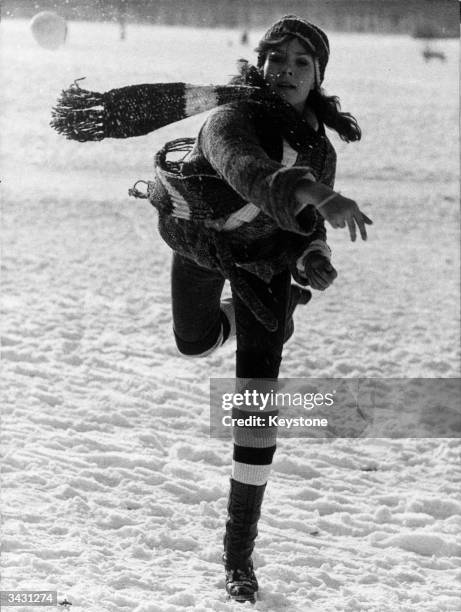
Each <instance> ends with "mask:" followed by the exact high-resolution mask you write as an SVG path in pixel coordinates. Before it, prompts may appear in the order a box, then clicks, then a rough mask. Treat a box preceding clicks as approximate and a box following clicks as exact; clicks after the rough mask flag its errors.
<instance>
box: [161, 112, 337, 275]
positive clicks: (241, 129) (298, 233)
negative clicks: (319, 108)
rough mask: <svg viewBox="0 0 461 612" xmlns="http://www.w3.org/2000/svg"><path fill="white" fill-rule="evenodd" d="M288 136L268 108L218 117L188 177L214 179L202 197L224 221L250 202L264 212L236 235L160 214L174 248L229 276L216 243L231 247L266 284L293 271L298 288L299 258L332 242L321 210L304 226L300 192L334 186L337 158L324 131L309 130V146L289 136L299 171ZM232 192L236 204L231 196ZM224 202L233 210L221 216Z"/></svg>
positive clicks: (187, 168) (187, 165) (212, 118)
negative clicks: (290, 160)
mask: <svg viewBox="0 0 461 612" xmlns="http://www.w3.org/2000/svg"><path fill="white" fill-rule="evenodd" d="M287 138H290V134H289V133H287V132H286V130H285V131H284V129H283V126H282V125H281V124H280V121H279V118H278V117H276V116H274V115H273V114H272V113H271V110H270V109H269V108H267V106H266V105H265V104H264V102H261V101H253V100H249V101H240V102H234V103H230V104H226V105H223V106H220V107H218V108H216V109H215V110H214V111H212V112H211V114H210V115H209V117H208V118H207V120H206V121H205V123H204V125H203V126H202V128H201V130H200V133H199V135H198V138H197V139H196V142H195V145H194V147H193V149H192V151H191V152H190V154H189V155H188V156H187V159H186V160H185V161H184V163H183V164H182V168H181V171H182V173H183V174H184V175H190V176H194V175H204V176H213V177H215V180H214V181H213V182H212V183H211V182H210V184H209V188H208V191H209V193H207V183H206V182H205V186H204V187H203V190H202V193H203V192H204V197H205V198H206V199H207V200H208V201H209V202H211V203H213V202H214V203H215V209H216V210H219V212H217V213H216V217H217V218H221V219H222V218H223V217H224V219H225V218H226V213H227V216H228V215H229V214H231V213H232V212H234V211H235V210H237V209H239V208H241V207H243V206H245V204H247V203H248V202H251V203H253V204H254V205H256V206H257V207H258V208H260V209H261V212H260V213H259V214H258V215H257V216H256V218H255V219H253V220H252V221H250V222H248V223H244V224H243V225H241V226H240V227H238V228H236V229H234V230H231V231H219V229H214V228H213V227H210V226H209V224H208V226H207V224H206V223H203V222H193V221H191V220H185V219H181V218H177V217H175V216H172V215H170V214H161V213H160V214H159V231H160V233H161V235H162V237H163V239H164V240H165V241H166V242H167V244H169V246H170V247H171V248H172V249H173V250H175V251H177V252H179V253H180V254H182V255H184V256H186V257H188V258H190V259H193V260H194V261H196V262H197V263H198V264H199V265H201V266H204V267H207V268H211V269H219V270H221V272H222V273H223V274H224V276H226V277H228V278H229V276H230V274H229V269H228V266H226V265H223V262H222V261H220V257H219V256H217V254H216V243H218V246H223V243H224V244H225V246H226V249H227V252H229V253H230V258H231V260H232V261H233V263H234V264H235V265H236V266H238V267H241V268H245V269H246V270H248V271H249V272H251V273H253V274H255V275H257V276H258V277H260V278H262V279H263V280H265V281H266V282H268V281H269V280H270V279H271V277H272V276H273V275H274V274H276V273H278V272H281V271H282V270H283V269H286V268H290V270H291V271H292V274H293V275H294V276H295V278H296V280H297V281H298V282H299V281H300V279H299V277H296V261H297V259H298V258H299V257H300V256H301V255H302V253H303V252H304V251H305V250H306V249H307V247H308V246H309V244H311V243H312V242H313V241H314V240H319V239H320V240H325V238H326V232H325V226H324V222H323V218H322V217H321V216H320V214H319V213H317V212H316V211H315V209H314V207H310V208H311V211H310V212H311V219H312V224H311V226H310V227H306V226H304V227H301V226H300V224H299V223H298V221H297V219H296V214H295V212H296V210H297V209H298V208H299V203H298V202H297V200H296V199H295V197H294V192H295V190H296V187H297V186H298V183H299V181H300V180H301V179H302V178H304V177H306V175H307V174H308V173H311V174H313V175H314V177H315V179H316V180H317V181H319V182H322V183H324V184H325V185H328V186H329V187H331V188H333V185H334V177H335V167H336V154H335V151H334V148H333V146H332V145H331V143H330V141H329V140H328V138H327V137H326V135H325V130H324V127H323V125H320V127H319V130H318V131H317V132H316V131H315V130H314V129H312V128H309V129H308V130H307V131H305V134H304V139H303V141H302V143H298V142H297V141H296V140H293V139H292V138H290V140H291V142H289V143H288V144H290V146H292V148H293V149H295V150H297V152H298V156H297V159H296V163H295V165H294V166H292V167H286V166H284V165H283V164H282V159H283V151H284V140H285V141H286V140H287ZM229 187H230V188H231V192H232V194H233V199H232V198H229ZM159 197H162V194H161V193H159V192H158V191H155V192H154V193H151V201H152V202H153V204H154V205H156V200H158V198H159ZM223 202H225V203H226V205H227V207H228V210H227V211H225V210H224V211H223V210H222V208H223V204H222V203H223ZM157 208H158V206H157ZM217 226H218V227H219V224H217ZM218 250H219V249H218ZM226 268H227V269H226Z"/></svg>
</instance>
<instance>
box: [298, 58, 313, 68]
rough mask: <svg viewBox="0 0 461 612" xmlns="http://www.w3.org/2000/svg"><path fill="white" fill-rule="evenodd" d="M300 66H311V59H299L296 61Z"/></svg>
mask: <svg viewBox="0 0 461 612" xmlns="http://www.w3.org/2000/svg"><path fill="white" fill-rule="evenodd" d="M296 63H297V65H298V66H303V67H304V66H309V65H310V64H309V60H306V59H301V58H300V59H298V61H297V62H296Z"/></svg>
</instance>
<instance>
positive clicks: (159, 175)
mask: <svg viewBox="0 0 461 612" xmlns="http://www.w3.org/2000/svg"><path fill="white" fill-rule="evenodd" d="M257 52H258V60H257V66H249V65H248V63H247V62H244V61H242V62H241V66H240V68H241V74H240V76H239V77H237V78H236V79H234V84H233V85H232V86H228V87H214V86H212V87H207V86H199V87H196V86H189V85H186V84H184V83H168V84H147V85H135V86H128V87H124V88H120V89H114V90H111V91H109V92H106V93H103V94H100V93H97V92H91V91H87V90H84V89H81V88H80V87H79V85H78V82H77V81H76V82H75V83H74V85H72V86H71V87H70V88H69V89H68V90H66V91H63V92H62V94H61V97H60V99H59V100H58V105H57V106H56V108H54V109H53V119H52V122H51V125H52V126H53V127H54V128H55V129H56V130H57V131H58V132H59V133H62V134H64V135H66V137H67V138H71V139H74V140H78V141H81V142H86V141H91V140H101V139H103V138H107V137H113V138H127V137H131V136H139V135H142V134H146V133H149V132H150V131H152V130H154V129H158V127H161V126H162V125H166V124H168V123H171V122H173V121H177V120H179V119H181V118H184V116H189V115H190V114H194V113H196V112H200V111H202V110H206V109H208V108H210V106H207V107H206V108H205V107H204V106H203V105H202V106H201V105H200V104H198V105H197V100H200V99H202V100H203V99H204V95H205V93H206V94H207V96H208V97H207V98H206V100H207V101H206V104H211V108H212V107H214V106H215V105H216V104H218V105H219V104H221V106H218V107H217V108H215V110H214V111H212V112H211V114H210V115H209V117H208V119H207V120H206V121H205V123H204V125H203V126H202V128H201V130H200V133H199V135H198V137H197V139H195V140H194V143H193V147H192V149H191V150H190V146H189V145H190V143H188V142H187V140H184V139H180V140H178V141H174V143H168V144H167V145H166V146H165V148H164V149H162V151H160V152H159V153H158V154H157V156H156V179H155V180H154V181H151V182H149V183H148V197H149V199H150V200H151V202H152V204H153V205H154V206H155V207H156V208H157V210H158V211H159V230H160V233H161V235H162V236H163V238H164V239H165V241H166V242H167V243H168V244H169V245H170V246H171V248H172V249H173V251H174V254H173V265H172V306H173V325H174V335H175V339H176V344H177V346H178V349H179V350H180V352H181V353H183V354H184V355H187V356H196V357H203V356H206V355H209V354H210V353H211V352H212V351H214V350H216V349H217V348H218V347H219V346H221V345H222V344H223V343H224V342H226V341H227V340H228V339H229V337H230V336H232V335H236V338H237V351H236V378H237V387H238V388H239V389H243V388H245V389H247V388H250V387H252V388H253V389H256V390H258V389H259V390H262V389H261V387H264V385H265V381H266V383H267V381H268V380H269V384H272V383H273V381H274V380H275V379H277V377H278V373H279V367H280V362H281V359H282V349H283V344H284V342H286V341H287V340H288V338H290V336H291V335H292V334H293V316H292V315H293V311H294V309H295V307H296V306H297V304H298V303H306V302H307V301H308V300H309V299H310V297H311V294H310V291H309V290H307V289H302V288H301V287H300V286H299V285H304V286H307V285H309V286H310V287H311V288H313V289H316V290H320V291H323V290H325V289H326V288H327V287H329V286H330V285H331V283H332V282H333V281H334V280H335V278H336V276H337V274H336V270H335V269H334V267H333V266H332V264H331V262H330V249H329V247H328V245H327V243H326V231H325V225H324V221H325V220H326V221H328V222H329V223H330V225H331V226H332V227H333V228H344V227H346V225H347V228H348V230H349V233H350V237H351V240H355V239H356V233H357V228H358V229H359V231H360V235H361V237H362V239H363V240H366V237H367V234H366V224H370V223H371V221H370V219H368V217H366V215H364V214H363V213H362V212H361V211H360V210H359V208H358V206H357V204H356V203H355V202H354V201H353V200H350V199H348V198H346V197H344V196H342V195H340V194H339V193H336V192H335V191H333V183H334V175H335V164H336V154H335V151H334V149H333V147H332V145H331V143H330V142H329V140H328V138H327V137H326V135H325V129H324V126H325V125H326V126H327V127H329V128H331V129H333V130H335V131H336V132H337V133H338V134H339V136H340V137H341V138H342V139H343V140H345V141H347V142H349V141H355V140H359V139H360V136H361V132H360V128H359V126H358V125H357V122H356V120H355V119H354V117H352V116H351V115H349V114H348V113H343V112H340V109H339V101H338V99H337V98H335V97H327V96H326V95H325V94H324V92H323V91H322V89H321V84H322V81H323V78H324V74H325V68H326V66H327V63H328V58H329V43H328V38H327V36H326V34H325V33H324V32H323V31H322V30H320V29H319V28H318V27H316V26H315V25H313V24H311V23H309V22H307V21H305V20H303V19H300V18H299V17H296V16H294V15H288V16H286V17H283V18H282V19H280V20H279V21H278V22H276V23H275V24H274V25H273V26H272V27H271V28H270V29H269V30H268V31H267V32H266V34H265V35H264V36H263V38H262V40H261V41H260V44H259V46H258V48H257ZM210 96H211V97H210ZM226 96H228V97H227V98H226ZM229 96H230V97H229ZM229 99H231V100H234V101H233V102H230V103H225V102H226V101H227V100H229ZM236 99H237V101H235V100H236ZM210 100H211V102H210ZM189 103H190V104H189ZM203 104H205V102H204V103H203ZM170 150H176V151H177V150H181V151H184V150H187V151H189V153H188V155H187V156H186V159H185V160H184V161H182V162H171V163H169V162H168V160H167V152H168V151H170ZM131 193H132V195H136V196H138V197H147V196H146V195H143V194H140V193H139V192H138V191H137V190H136V188H134V189H133V190H131ZM226 278H227V279H228V280H229V281H230V284H231V290H232V299H231V300H228V301H223V302H221V293H222V290H223V286H224V282H225V279H226ZM291 278H294V280H295V281H297V283H298V285H294V284H293V285H292V284H291ZM242 415H243V416H244V415H245V412H244V411H242ZM233 416H236V417H238V416H239V409H237V408H235V409H234V414H233ZM233 436H234V453H233V466H232V477H231V486H230V493H229V504H228V513H229V516H228V521H227V524H226V532H225V536H224V555H223V559H224V563H225V569H226V590H227V593H228V595H229V597H230V598H232V599H234V600H236V601H241V602H244V601H250V602H254V601H255V595H256V592H257V590H258V583H257V580H256V577H255V574H254V570H253V563H252V558H251V555H252V551H253V547H254V542H255V538H256V535H257V523H258V520H259V516H260V512H261V503H262V499H263V495H264V490H265V487H266V483H267V480H268V476H269V472H270V468H271V463H272V458H273V455H274V452H275V448H276V444H275V443H276V428H275V427H263V428H260V429H258V428H245V427H240V428H239V427H236V428H235V429H234V431H233Z"/></svg>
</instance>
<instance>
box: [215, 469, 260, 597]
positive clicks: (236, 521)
mask: <svg viewBox="0 0 461 612" xmlns="http://www.w3.org/2000/svg"><path fill="white" fill-rule="evenodd" d="M265 489H266V485H265V484H264V485H260V486H258V485H248V484H244V483H242V482H238V481H237V480H233V479H232V478H231V480H230V493H229V503H228V506H227V511H228V520H227V523H226V535H225V536H224V555H223V561H224V564H225V568H226V591H227V593H228V596H229V599H233V600H234V601H238V602H241V603H244V602H246V601H249V602H251V603H255V601H256V592H257V590H258V581H257V580H256V576H255V574H254V571H253V561H252V559H251V555H252V553H253V548H254V545H255V539H256V536H257V535H258V520H259V517H260V515H261V504H262V500H263V496H264V491H265Z"/></svg>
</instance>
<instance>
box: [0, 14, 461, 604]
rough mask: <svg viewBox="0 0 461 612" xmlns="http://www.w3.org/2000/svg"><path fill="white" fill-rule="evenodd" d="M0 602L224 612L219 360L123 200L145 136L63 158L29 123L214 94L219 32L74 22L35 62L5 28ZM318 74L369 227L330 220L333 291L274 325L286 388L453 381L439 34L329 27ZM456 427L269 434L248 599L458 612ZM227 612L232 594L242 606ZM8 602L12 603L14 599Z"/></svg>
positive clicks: (455, 232)
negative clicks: (93, 95)
mask: <svg viewBox="0 0 461 612" xmlns="http://www.w3.org/2000/svg"><path fill="white" fill-rule="evenodd" d="M1 28H2V47H1V73H2V124H1V130H2V131H1V133H2V138H1V165H2V221H3V223H2V238H3V245H4V246H3V262H2V263H3V270H2V297H3V304H2V328H3V329H2V331H3V375H2V380H3V385H2V387H3V400H2V414H3V424H2V439H1V442H2V450H3V473H2V485H3V486H2V489H3V492H2V513H3V542H4V548H3V555H2V589H41V590H43V589H51V590H57V591H58V595H59V599H61V600H62V599H63V598H64V597H65V596H67V599H68V600H70V601H71V602H72V604H73V605H72V610H73V611H74V612H79V611H80V610H82V611H83V610H84V611H85V612H93V611H95V612H96V611H98V612H100V611H104V612H106V611H107V612H131V611H134V610H136V612H179V611H186V610H187V611H189V610H194V611H198V612H209V611H219V612H225V611H227V610H231V609H242V606H240V605H238V604H230V603H227V602H226V601H225V599H224V595H223V586H224V580H223V572H222V568H221V564H220V551H221V542H222V531H223V524H224V519H225V507H226V497H225V496H226V492H227V479H228V476H229V472H230V460H231V443H230V442H222V441H220V440H215V439H210V438H209V435H208V428H209V397H208V393H209V378H210V377H232V375H233V350H234V348H233V347H232V346H229V347H225V348H224V350H222V351H221V353H218V354H215V355H214V356H212V357H209V358H208V359H206V360H205V361H187V360H184V359H182V358H181V357H179V356H178V354H177V352H176V349H175V346H174V343H173V338H172V333H171V315H170V305H169V282H168V280H169V260H170V253H169V250H168V248H167V247H166V245H164V244H163V243H162V241H161V240H160V238H159V236H158V235H157V233H156V229H155V213H154V211H153V209H152V208H150V207H149V205H147V204H146V203H145V202H143V201H140V200H137V201H134V200H131V199H130V198H128V196H127V189H128V188H129V187H130V186H131V185H132V184H133V182H134V181H135V180H137V179H139V178H144V179H146V178H149V177H150V174H151V163H152V156H153V153H154V151H155V150H156V149H158V147H159V146H160V145H161V144H162V143H163V142H164V141H166V140H167V139H170V138H174V137H179V136H184V135H192V134H194V133H195V131H196V130H197V127H198V126H199V125H200V123H201V121H202V120H203V117H198V118H194V119H191V120H188V121H186V122H183V123H181V124H176V125H174V126H171V127H169V128H165V129H163V130H161V131H159V132H158V133H155V134H151V135H148V136H145V137H142V138H138V139H131V140H125V141H123V140H121V141H115V140H113V141H111V140H108V141H105V142H102V143H87V144H80V143H74V142H69V141H66V140H64V139H63V138H62V137H60V136H58V135H57V134H55V133H54V132H53V131H52V130H51V129H50V128H49V127H48V122H49V119H50V108H51V106H52V104H53V103H54V101H55V99H56V96H57V94H58V93H59V91H60V90H61V89H62V88H64V87H66V86H68V85H69V84H70V83H71V82H72V81H73V80H74V79H75V78H78V77H82V76H86V77H87V80H86V81H85V82H84V85H85V86H86V87H88V88H89V89H94V90H97V91H103V90H107V89H110V88H112V87H119V86H122V85H127V84H133V83H142V82H159V81H175V80H185V81H188V82H192V83H210V82H214V83H218V82H225V81H226V80H227V77H228V75H230V74H232V73H233V72H234V61H235V60H236V59H237V58H239V57H242V56H244V57H245V56H246V57H249V58H250V59H251V58H252V52H251V49H252V48H253V47H254V46H255V44H256V41H257V33H252V34H251V37H250V38H251V39H250V46H249V47H241V46H240V44H239V42H238V41H239V33H238V32H231V31H211V30H210V31H207V30H204V31H194V30H187V29H180V28H160V27H147V26H144V27H143V26H138V27H134V26H133V27H129V29H128V37H127V40H126V41H125V42H120V41H119V40H118V29H117V26H115V25H108V24H97V25H96V24H85V23H71V24H70V34H69V40H68V42H67V44H66V46H65V47H63V48H61V49H58V50H57V51H54V52H52V51H46V50H44V49H41V48H40V47H38V46H37V45H36V43H35V42H34V40H33V39H32V37H31V34H30V32H29V30H28V24H27V23H26V22H22V21H15V22H12V21H8V20H6V21H4V22H3V23H2V26H1ZM331 44H332V58H331V62H330V65H329V68H328V71H327V79H326V82H325V86H326V88H327V90H328V91H329V92H331V93H337V94H338V95H340V97H341V99H342V102H343V108H344V109H345V110H350V111H351V112H352V113H353V114H355V115H356V116H357V117H358V119H359V122H360V124H361V126H362V128H363V132H364V138H363V141H362V142H361V143H359V144H350V145H346V144H344V143H341V142H340V141H338V139H334V142H335V144H336V145H337V149H338V155H339V168H338V178H337V188H338V189H339V190H341V191H342V192H343V193H344V194H347V195H349V196H350V197H354V198H356V199H357V201H358V202H359V203H360V204H361V205H362V206H363V208H364V210H365V211H366V212H367V214H370V216H371V217H372V218H373V220H374V223H375V224H374V226H373V227H372V228H371V231H370V239H369V241H368V242H367V243H361V242H360V243H358V242H357V243H356V244H352V243H350V242H349V241H348V238H347V235H346V233H345V232H344V231H333V230H330V232H329V242H330V244H331V246H332V248H333V252H334V263H335V265H336V267H337V268H338V271H339V277H338V279H337V281H336V283H335V285H334V286H333V287H332V288H330V289H329V290H328V291H327V292H325V293H324V294H317V295H316V296H315V299H314V300H313V301H312V302H311V303H310V304H309V305H308V306H307V307H306V308H305V309H304V310H301V309H300V310H299V311H298V312H297V313H296V328H297V329H296V333H295V337H294V338H293V339H292V340H291V341H290V343H289V344H288V345H287V347H286V355H285V359H284V362H283V366H282V372H281V375H282V376H285V377H288V376H290V377H295V376H296V377H317V378H320V377H327V378H334V377H336V378H341V377H350V378H357V377H361V378H368V377H378V378H381V377H384V378H392V377H394V378H405V377H423V378H430V377H442V378H444V377H446V378H450V377H451V378H453V377H459V376H460V356H459V334H460V319H459V299H460V287H459V272H460V271H459V261H460V258H459V244H460V225H459V207H458V198H459V196H458V157H459V156H458V137H457V118H458V87H457V62H458V57H457V56H458V45H457V42H456V41H453V40H447V41H441V42H440V43H438V48H440V49H442V50H443V51H444V52H445V54H446V56H447V61H446V62H445V63H441V62H438V61H432V62H429V63H425V62H424V61H423V59H422V57H421V49H422V45H421V42H420V41H416V40H413V39H410V38H406V37H400V36H399V37H397V36H396V37H390V36H389V37H378V36H371V35H355V36H350V35H349V36H346V35H332V36H331ZM456 435H458V436H459V431H458V432H457V434H456ZM459 450H460V444H459V439H456V438H446V439H435V438H433V439H429V438H422V439H408V438H403V439H402V438H401V439H384V438H379V439H371V438H370V439H362V440H351V439H337V440H318V439H316V440H309V439H286V438H284V439H281V440H280V443H279V445H278V450H277V453H276V457H275V463H274V469H273V474H272V477H271V480H270V483H269V485H268V489H267V494H266V499H265V504H264V508H263V518H262V520H261V525H260V537H259V538H258V543H257V551H256V553H255V563H256V566H257V568H258V578H259V580H260V583H261V591H260V600H259V601H258V603H257V604H256V606H255V607H254V609H256V610H262V611H267V612H269V611H287V612H295V611H296V612H305V611H307V610H309V611H318V612H320V611H322V612H333V611H334V612H359V611H366V612H391V611H392V612H395V611H399V612H436V611H437V612H439V611H449V610H451V611H455V610H456V611H459V610H460V609H461V598H460V580H461V568H460V565H459V560H460V557H461V542H460V540H459V533H460V527H461V501H460V498H459V493H460V487H459V485H460V467H459V466H460V463H459V460H460V455H459ZM247 606H249V604H248V605H247ZM17 609H18V610H26V609H30V608H17Z"/></svg>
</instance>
